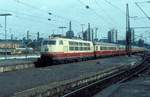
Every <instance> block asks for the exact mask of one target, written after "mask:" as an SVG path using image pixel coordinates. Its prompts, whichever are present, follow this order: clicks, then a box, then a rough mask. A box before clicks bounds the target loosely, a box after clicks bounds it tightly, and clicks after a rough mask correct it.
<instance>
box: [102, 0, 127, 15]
mask: <svg viewBox="0 0 150 97" xmlns="http://www.w3.org/2000/svg"><path fill="white" fill-rule="evenodd" d="M104 1H105V2H106V3H107V4H108V5H110V6H111V7H113V8H115V9H117V10H119V11H120V12H121V13H122V14H123V15H125V16H126V13H125V12H124V11H122V10H121V9H120V8H119V7H118V6H116V5H114V4H112V3H111V2H110V1H108V0H104Z"/></svg>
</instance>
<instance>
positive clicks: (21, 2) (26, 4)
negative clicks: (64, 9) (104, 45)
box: [14, 0, 80, 23]
mask: <svg viewBox="0 0 150 97" xmlns="http://www.w3.org/2000/svg"><path fill="white" fill-rule="evenodd" d="M14 1H15V2H16V3H18V4H21V5H24V6H26V7H28V8H32V9H34V10H37V11H40V12H45V13H51V15H53V16H55V17H57V18H60V19H63V20H67V21H70V20H71V21H74V22H77V23H80V22H79V21H77V20H74V19H70V18H66V17H63V16H60V15H56V14H54V13H52V12H49V11H48V10H44V9H40V8H38V7H36V6H33V5H31V4H28V3H25V2H23V1H20V0H14Z"/></svg>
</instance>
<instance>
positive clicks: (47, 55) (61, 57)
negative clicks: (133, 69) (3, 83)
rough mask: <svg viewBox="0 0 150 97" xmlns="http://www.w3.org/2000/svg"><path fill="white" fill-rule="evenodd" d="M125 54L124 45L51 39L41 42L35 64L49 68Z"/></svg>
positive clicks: (141, 49)
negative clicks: (50, 66) (39, 54)
mask: <svg viewBox="0 0 150 97" xmlns="http://www.w3.org/2000/svg"><path fill="white" fill-rule="evenodd" d="M143 51H144V48H143V47H137V46H133V47H132V53H138V52H143ZM126 54H127V53H126V51H125V45H119V44H113V43H102V42H92V41H85V40H82V39H67V38H60V37H53V38H50V39H47V40H44V41H43V42H42V46H41V57H40V58H39V59H38V61H37V62H36V66H40V67H41V66H49V65H54V64H61V63H68V62H75V61H86V60H89V59H95V58H99V57H106V56H119V55H126Z"/></svg>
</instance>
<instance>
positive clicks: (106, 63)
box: [0, 56, 140, 97]
mask: <svg viewBox="0 0 150 97" xmlns="http://www.w3.org/2000/svg"><path fill="white" fill-rule="evenodd" d="M137 59H140V58H139V57H132V58H129V57H127V56H120V57H113V58H103V59H98V60H92V61H86V62H78V63H70V64H64V65H57V66H50V67H45V68H32V69H27V70H20V71H15V72H6V73H0V97H5V96H6V97H7V96H10V95H13V93H15V92H21V91H23V90H26V89H30V88H33V87H36V86H39V85H45V84H48V83H53V82H56V81H62V80H68V79H72V78H76V77H78V76H81V75H84V74H89V73H96V72H98V71H100V70H103V69H106V68H109V67H110V66H114V65H125V64H131V63H132V62H135V61H137Z"/></svg>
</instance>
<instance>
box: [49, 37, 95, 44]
mask: <svg viewBox="0 0 150 97" xmlns="http://www.w3.org/2000/svg"><path fill="white" fill-rule="evenodd" d="M49 40H68V41H78V42H89V43H92V42H91V41H86V40H82V39H69V38H60V37H54V38H50V39H49Z"/></svg>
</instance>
